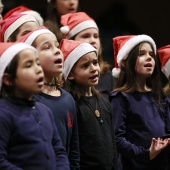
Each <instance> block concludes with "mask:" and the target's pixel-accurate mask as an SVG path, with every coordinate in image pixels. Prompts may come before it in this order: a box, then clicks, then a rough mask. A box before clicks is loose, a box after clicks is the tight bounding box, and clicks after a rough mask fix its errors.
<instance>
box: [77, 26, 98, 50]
mask: <svg viewBox="0 0 170 170" xmlns="http://www.w3.org/2000/svg"><path fill="white" fill-rule="evenodd" d="M75 40H77V41H83V42H87V43H89V44H91V45H92V46H93V47H94V48H95V49H97V51H99V49H100V39H99V31H98V30H97V29H96V28H87V29H85V30H83V31H81V32H80V33H78V34H77V35H76V37H75Z"/></svg>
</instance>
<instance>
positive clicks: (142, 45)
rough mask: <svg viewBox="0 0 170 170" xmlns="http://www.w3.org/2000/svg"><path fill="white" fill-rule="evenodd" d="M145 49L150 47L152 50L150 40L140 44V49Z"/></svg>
mask: <svg viewBox="0 0 170 170" xmlns="http://www.w3.org/2000/svg"><path fill="white" fill-rule="evenodd" d="M143 49H150V50H152V46H151V44H150V43H149V42H143V43H141V44H140V46H139V50H143Z"/></svg>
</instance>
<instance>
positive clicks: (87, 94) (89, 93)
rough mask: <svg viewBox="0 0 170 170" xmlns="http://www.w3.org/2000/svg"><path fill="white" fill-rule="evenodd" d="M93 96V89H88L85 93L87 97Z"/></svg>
mask: <svg viewBox="0 0 170 170" xmlns="http://www.w3.org/2000/svg"><path fill="white" fill-rule="evenodd" d="M92 95H93V94H92V89H91V87H89V88H88V89H86V91H85V96H92Z"/></svg>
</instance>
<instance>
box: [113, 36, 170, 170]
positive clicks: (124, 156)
mask: <svg viewBox="0 0 170 170" xmlns="http://www.w3.org/2000/svg"><path fill="white" fill-rule="evenodd" d="M113 43H114V52H115V53H114V57H115V63H116V67H115V68H114V69H113V74H114V75H115V76H117V77H118V79H117V82H116V87H115V89H114V91H113V92H112V93H111V106H112V111H113V112H114V120H115V124H114V125H115V136H116V144H117V149H118V152H119V153H120V156H121V162H122V169H123V170H152V169H153V170H156V169H158V170H160V169H161V170H163V169H165V164H164V163H163V161H164V159H163V154H160V152H161V151H162V150H163V149H164V148H165V147H167V145H168V139H165V140H162V139H160V138H159V137H162V136H164V135H166V134H168V133H169V130H168V128H167V127H166V122H165V119H166V114H167V113H166V104H165V101H163V98H162V95H161V94H162V92H161V85H160V76H159V65H158V59H157V57H156V45H155V42H154V41H153V39H152V38H151V37H150V36H147V35H137V36H135V35H134V36H133V35H127V36H118V37H115V38H113ZM157 138H158V139H157ZM156 139H157V140H156ZM158 154H159V155H158Z"/></svg>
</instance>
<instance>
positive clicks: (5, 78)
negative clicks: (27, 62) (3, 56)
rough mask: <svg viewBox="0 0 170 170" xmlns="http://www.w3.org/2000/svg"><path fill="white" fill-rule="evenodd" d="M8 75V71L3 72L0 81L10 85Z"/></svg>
mask: <svg viewBox="0 0 170 170" xmlns="http://www.w3.org/2000/svg"><path fill="white" fill-rule="evenodd" d="M10 77H11V76H10V75H9V74H8V73H4V75H3V77H2V82H3V83H4V84H6V85H7V86H12V82H11V80H10Z"/></svg>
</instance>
